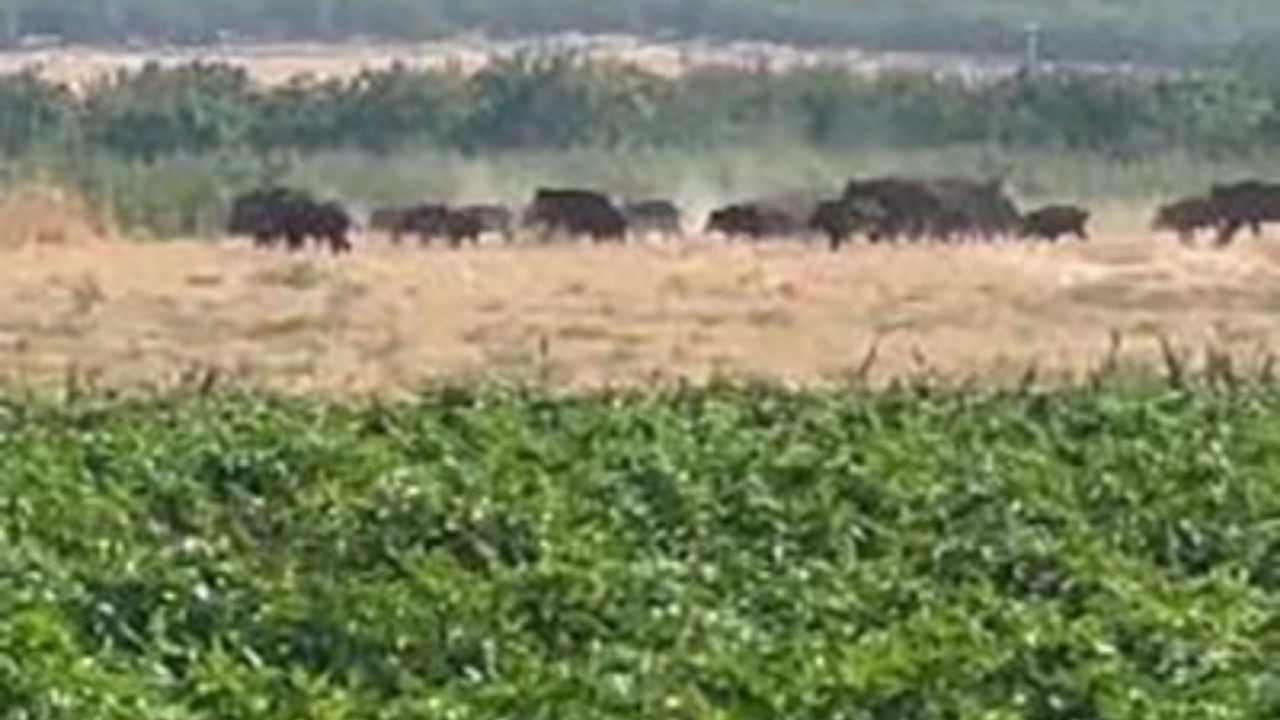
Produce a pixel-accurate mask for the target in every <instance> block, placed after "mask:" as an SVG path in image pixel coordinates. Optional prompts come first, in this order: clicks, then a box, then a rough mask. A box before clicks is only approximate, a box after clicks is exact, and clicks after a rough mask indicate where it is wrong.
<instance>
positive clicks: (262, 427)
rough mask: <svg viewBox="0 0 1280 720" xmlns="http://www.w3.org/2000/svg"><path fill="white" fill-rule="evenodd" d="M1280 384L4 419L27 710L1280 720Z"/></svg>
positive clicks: (268, 408)
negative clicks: (1279, 624) (1279, 570)
mask: <svg viewBox="0 0 1280 720" xmlns="http://www.w3.org/2000/svg"><path fill="white" fill-rule="evenodd" d="M1278 426H1280V396H1277V394H1276V393H1275V392H1274V391H1273V390H1270V389H1261V388H1251V387H1246V386H1241V387H1237V388H1236V389H1234V390H1211V389H1208V388H1199V387H1189V388H1186V389H1169V388H1162V387H1156V386H1150V387H1146V386H1143V387H1139V386H1134V387H1119V386H1114V387H1113V386H1106V387H1099V388H1095V389H1091V390H1084V389H1081V390H1070V389H1064V390H1058V391H1053V392H1050V393H1041V392H1019V393H1001V392H977V391H970V392H950V391H938V390H927V389H898V390H889V391H884V392H880V393H876V394H871V393H867V392H864V391H851V390H845V389H838V390H828V391H806V392H793V391H785V390H780V389H774V388H770V387H763V386H714V387H708V388H697V389H695V388H684V389H675V390H670V391H652V392H644V393H640V392H637V393H622V394H602V395H582V396H558V395H552V394H550V393H547V392H542V391H531V390H515V389H501V388H471V389H466V388H441V389H438V390H432V391H428V392H425V393H423V394H421V395H419V396H418V397H416V398H413V399H408V400H399V401H387V400H378V401H366V402H355V403H342V402H331V401H322V400H305V399H287V398H280V397H271V396H263V395H256V394H246V393H219V392H214V393H213V394H200V395H197V394H191V393H186V392H181V393H173V394H169V395H163V396H156V397H151V398H128V397H126V398H118V399H104V398H99V397H94V396H79V397H78V399H75V400H72V401H67V402H52V401H48V400H41V399H35V398H30V397H27V398H13V399H10V400H7V401H5V402H3V403H0V538H3V540H4V542H3V544H0V715H4V716H12V717H35V718H61V717H77V718H82V717H89V718H98V717H183V718H185V717H234V718H275V717H320V718H348V717H378V718H400V717H404V718H410V717H422V716H423V715H424V714H427V715H431V716H439V717H462V718H490V717H492V718H498V717H615V718H643V717H655V716H662V717H689V718H695V717H697V718H702V717H723V718H735V717H797V718H824V719H825V718H840V717H845V718H871V719H879V718H885V719H889V718H903V717H907V718H1006V717H1007V718H1036V719H1039V718H1134V719H1135V720H1138V719H1145V718H1150V717H1157V716H1158V717H1188V718H1190V717H1206V716H1209V717H1226V718H1265V717H1271V716H1273V715H1274V714H1275V713H1276V712H1277V710H1280V695H1278V694H1277V692H1276V688H1277V681H1278V680H1280V678H1278V677H1277V675H1276V671H1275V667H1276V658H1277V655H1276V652H1277V647H1280V646H1278V645H1277V641H1280V635H1277V629H1276V626H1275V622H1274V617H1275V610H1276V607H1277V600H1278V598H1280V595H1277V593H1280V582H1277V576H1276V572H1275V568H1276V567H1277V563H1280V556H1277V552H1278V551H1280V525H1278V524H1277V523H1276V522H1275V518H1276V517H1277V513H1278V512H1280V488H1278V487H1277V486H1276V483H1275V481H1274V478H1275V477H1276V472H1277V470H1278V469H1280V466H1277V458H1280V446H1277V437H1280V435H1277V433H1276V432H1275V430H1276V428H1277V427H1278Z"/></svg>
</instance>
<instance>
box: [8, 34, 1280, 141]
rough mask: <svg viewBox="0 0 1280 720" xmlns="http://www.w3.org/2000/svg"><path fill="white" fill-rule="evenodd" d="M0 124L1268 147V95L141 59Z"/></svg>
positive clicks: (217, 135)
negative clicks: (355, 71) (254, 69)
mask: <svg viewBox="0 0 1280 720" xmlns="http://www.w3.org/2000/svg"><path fill="white" fill-rule="evenodd" d="M0 121H3V122H4V124H5V126H7V127H12V128H13V129H14V132H13V133H11V134H10V135H8V136H7V137H6V141H7V143H8V144H9V145H10V146H11V147H10V148H9V149H10V150H11V152H20V151H21V150H23V149H25V148H27V147H32V146H35V147H42V146H47V145H50V144H55V143H57V142H59V141H62V142H68V141H74V142H76V143H77V144H78V145H79V146H84V147H87V148H88V149H99V150H104V151H107V152H110V153H113V154H117V155H120V156H123V157H126V158H132V159H141V160H154V159H155V158H157V157H160V156H164V155H174V154H199V153H208V152H217V151H231V150H236V149H251V150H253V151H256V152H258V153H265V154H273V153H296V152H311V151H316V150H335V149H357V150H362V151H367V152H374V153H382V154H386V153H390V152H401V151H404V150H406V149H412V148H418V149H421V148H423V147H445V148H462V149H466V150H468V151H472V152H481V151H495V150H512V149H526V150H527V149H538V150H548V149H550V150H560V149H566V148H575V147H604V148H618V147H640V148H644V147H681V148H689V147H709V146H714V145H725V144H755V143H759V142H761V141H764V140H768V139H780V138H782V139H789V140H793V141H796V142H804V143H809V144H813V145H816V146H819V147H829V148H849V147H920V146H932V147H937V146H948V145H956V144H976V143H985V144H989V145H991V146H993V147H1000V148H1008V149H1018V148H1034V149H1042V150H1085V151H1091V152H1099V153H1107V154H1112V155H1134V154H1140V153H1145V152H1152V151H1158V150H1168V149H1174V148H1176V149H1187V150H1192V151H1195V152H1199V153H1204V154H1214V153H1219V154H1221V153H1237V154H1239V153H1244V152H1246V151H1254V150H1256V149H1258V148H1259V147H1269V146H1271V145H1273V144H1274V143H1275V142H1276V140H1277V137H1278V136H1277V134H1276V131H1277V129H1280V95H1277V94H1272V93H1271V92H1270V91H1267V90H1265V89H1263V88H1260V87H1257V86H1254V85H1252V84H1249V83H1247V82H1245V81H1242V80H1240V79H1238V78H1234V77H1232V76H1228V75H1196V76H1192V77H1179V78H1172V79H1164V80H1137V79H1126V78H1121V77H1094V76H1081V75H1072V74H1052V75H1045V76H1042V77H1037V78H1033V79H1025V78H1015V79H1008V80H1005V81H1000V82H992V83H987V84H981V85H976V86H975V85H969V84H965V83H962V82H960V81H958V80H945V79H934V78H930V77H926V76H919V75H908V74H890V75H887V76H883V77H878V78H874V79H870V78H862V77H857V76H852V75H849V74H847V73H843V72H838V71H832V70H805V71H796V72H791V73H785V74H780V75H775V74H760V75H757V74H747V73H736V72H734V73H727V72H701V73H695V74H692V75H688V76H686V77H683V78H680V79H677V80H671V79H665V78H661V77H658V76H654V75H649V74H646V73H644V72H642V71H639V70H634V69H627V68H618V67H610V66H602V65H585V66H584V65H582V64H579V63H576V62H574V61H572V60H571V59H569V58H550V59H529V58H523V59H516V60H512V61H508V62H503V63H500V64H498V65H496V66H493V67H491V68H489V69H488V70H485V71H483V72H481V73H479V74H478V75H475V76H473V77H461V76H456V75H453V74H449V73H432V72H416V71H410V70H406V69H404V68H393V69H390V70H384V71H368V72H365V73H363V74H361V75H360V76H358V77H355V78H353V79H350V80H346V81H343V80H324V81H307V80H303V79H300V80H298V81H296V82H294V83H290V84H288V85H285V86H284V87H278V88H258V87H256V86H254V85H253V84H252V83H251V82H250V80H249V78H248V76H247V74H246V73H245V72H244V71H242V70H239V69H235V68H230V67H226V66H218V65H189V66H183V67H178V68H172V69H164V68H161V67H159V66H155V65H153V66H148V67H146V68H144V69H142V70H140V71H138V72H135V73H123V74H121V75H119V76H117V77H114V78H111V79H110V80H108V81H105V82H103V83H101V84H100V85H98V86H96V87H93V88H90V89H89V91H88V93H87V94H86V95H85V96H84V97H83V98H77V97H76V96H75V95H73V94H72V93H70V92H67V91H66V90H64V89H63V88H60V87H56V86H51V85H46V84H44V83H42V82H40V81H39V80H37V79H35V78H34V77H32V76H30V75H20V76H16V77H11V78H6V79H3V80H0ZM68 139H71V140H68Z"/></svg>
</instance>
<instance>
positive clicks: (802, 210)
mask: <svg viewBox="0 0 1280 720" xmlns="http://www.w3.org/2000/svg"><path fill="white" fill-rule="evenodd" d="M1089 219H1090V214H1089V211H1088V210H1085V209H1083V208H1080V207H1077V206H1075V205H1069V204H1061V205H1049V206H1046V207H1041V208H1038V209H1034V210H1030V211H1027V212H1022V211H1020V210H1019V209H1018V207H1017V205H1016V204H1015V203H1014V202H1013V200H1012V199H1011V198H1010V197H1009V195H1008V194H1007V192H1006V191H1005V190H1004V188H1003V186H1002V184H1001V183H1000V182H998V181H986V180H973V179H969V178H958V177H957V178H931V179H911V178H896V177H882V178H872V179H855V180H852V181H850V182H849V183H848V184H847V185H846V186H845V188H844V191H843V192H842V193H841V194H840V195H839V196H838V197H834V198H829V199H812V198H809V197H783V198H774V199H767V200H753V201H747V202H739V203H734V204H730V205H726V206H724V207H720V208H717V209H715V210H713V211H712V212H711V213H710V214H709V216H708V217H707V219H706V222H705V225H704V226H703V229H704V232H706V233H708V234H711V235H719V236H722V237H725V238H729V239H746V240H753V241H760V240H766V239H773V238H778V239H782V238H801V239H807V238H812V237H821V238H823V239H825V241H826V243H827V246H828V247H830V248H831V249H832V250H839V249H840V248H841V247H842V246H843V245H845V244H847V243H850V242H852V241H853V240H854V239H855V238H858V237H862V238H865V239H866V241H867V242H869V243H900V242H912V243H919V242H937V243H974V242H983V243H989V242H997V241H1007V240H1024V241H1045V242H1051V243H1052V242H1057V241H1058V240H1059V239H1061V238H1064V237H1075V238H1079V239H1080V240H1086V239H1088V237H1089V232H1088V224H1089ZM1278 221H1280V184H1277V183H1268V182H1261V181H1256V180H1248V181H1243V182H1236V183H1232V184H1223V185H1214V186H1213V187H1212V188H1210V190H1209V192H1208V193H1207V194H1206V195H1204V196H1201V197H1192V198H1186V199H1182V200H1178V201H1176V202H1172V203H1170V204H1168V205H1164V206H1162V207H1160V208H1159V209H1158V210H1157V211H1156V215H1155V218H1154V220H1153V223H1152V227H1153V229H1155V230H1157V231H1162V232H1172V233H1175V234H1176V235H1177V236H1178V238H1179V239H1180V240H1181V241H1182V242H1184V243H1188V242H1191V241H1192V240H1193V239H1194V238H1195V236H1196V234H1197V233H1199V232H1200V231H1209V232H1212V233H1214V235H1215V239H1216V244H1218V245H1220V246H1224V245H1228V244H1230V243H1231V242H1232V241H1233V240H1234V239H1235V237H1236V235H1237V234H1238V233H1239V232H1240V231H1241V230H1242V229H1244V228H1245V227H1248V228H1250V229H1251V230H1252V231H1253V232H1254V234H1255V235H1258V234H1261V231H1262V226H1263V225H1264V224H1267V223H1271V222H1278ZM366 224H367V227H368V229H369V230H372V231H376V232H381V233H385V234H387V235H388V236H389V237H390V239H391V241H392V242H394V243H397V244H399V243H401V242H402V241H403V239H404V238H405V237H406V236H410V237H415V238H417V240H418V242H419V243H421V244H423V245H429V244H431V243H433V242H436V241H440V242H444V243H447V244H448V245H449V246H451V247H455V248H456V247H461V246H462V245H464V244H468V243H472V244H474V243H478V242H479V241H480V239H481V238H482V237H484V236H497V237H500V238H502V239H503V240H504V241H505V242H512V241H514V239H515V237H516V231H517V230H518V229H519V230H523V231H525V232H526V233H529V234H530V236H532V237H534V238H536V239H537V240H538V241H541V242H547V241H550V240H551V239H552V238H553V237H568V238H589V239H591V240H592V241H594V242H625V241H626V240H627V239H628V238H629V237H630V238H642V237H652V236H659V237H664V238H676V237H681V236H683V234H684V228H685V217H684V215H683V213H682V211H681V209H680V207H679V206H678V205H677V204H676V203H674V202H672V201H669V200H662V199H649V200H641V201H630V202H623V203H618V202H615V201H614V200H613V199H611V198H610V197H609V196H608V195H606V194H604V193H600V192H596V191H593V190H581V189H540V190H538V191H537V192H536V193H535V194H534V196H533V199H532V200H531V202H530V203H529V204H528V206H527V207H525V208H524V209H523V211H522V212H521V213H519V214H518V215H517V213H516V212H513V211H512V210H510V209H508V208H506V207H503V206H501V205H495V204H488V205H484V204H477V205H465V206H450V205H445V204H433V203H428V204H421V205H414V206H409V207H394V208H390V207H389V208H379V209H377V210H374V211H373V212H372V213H371V214H370V216H369V218H368V222H367V223H366ZM356 226H357V223H356V222H355V220H354V219H353V218H352V216H351V213H350V212H349V211H348V210H347V209H346V208H344V207H343V206H342V205H341V204H340V203H337V202H334V201H320V200H317V199H315V198H313V197H312V196H311V195H310V194H308V193H306V192H304V191H300V190H295V189H289V188H283V187H273V188H267V189H262V190H257V191H254V192H251V193H248V194H246V195H243V196H241V197H238V198H236V199H235V201H234V202H233V204H232V207H231V212H230V216H229V220H228V224H227V230H228V232H229V233H230V234H232V235H237V236H247V237H252V238H253V240H254V243H255V245H257V246H258V247H263V248H271V247H284V248H286V249H288V250H302V249H305V248H306V247H307V246H308V245H309V244H314V245H317V246H319V247H321V248H327V249H328V250H330V251H331V252H333V253H335V254H343V253H347V252H351V251H352V250H353V249H354V246H353V244H352V242H351V240H350V235H351V232H352V231H353V230H354V229H355V228H356Z"/></svg>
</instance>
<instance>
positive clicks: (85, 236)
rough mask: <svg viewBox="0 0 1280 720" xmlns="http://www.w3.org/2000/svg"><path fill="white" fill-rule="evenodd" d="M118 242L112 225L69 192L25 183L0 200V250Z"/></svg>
mask: <svg viewBox="0 0 1280 720" xmlns="http://www.w3.org/2000/svg"><path fill="white" fill-rule="evenodd" d="M118 238H119V232H118V229H117V228H116V226H115V223H114V222H113V221H112V220H111V219H110V218H109V217H108V216H106V215H105V214H103V213H102V212H100V211H99V210H98V209H97V208H95V207H94V206H93V205H92V204H90V203H89V202H88V201H87V200H86V199H85V198H84V197H83V196H82V195H80V194H79V193H77V192H75V191H73V190H69V189H67V188H64V187H60V186H57V185H52V184H48V183H27V184H23V185H19V186H16V187H14V188H12V189H10V190H8V191H6V192H5V193H4V194H3V196H2V197H0V248H21V247H30V246H74V245H87V244H91V243H99V242H109V241H113V240H116V239H118Z"/></svg>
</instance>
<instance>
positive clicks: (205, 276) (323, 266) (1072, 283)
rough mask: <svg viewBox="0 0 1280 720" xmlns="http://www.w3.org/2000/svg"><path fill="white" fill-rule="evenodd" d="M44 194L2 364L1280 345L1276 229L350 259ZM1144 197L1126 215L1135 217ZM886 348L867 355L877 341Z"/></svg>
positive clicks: (879, 376) (987, 368)
mask: <svg viewBox="0 0 1280 720" xmlns="http://www.w3.org/2000/svg"><path fill="white" fill-rule="evenodd" d="M40 200H41V197H40V196H39V195H38V194H36V195H32V194H30V193H29V194H28V196H27V197H25V198H23V197H18V198H17V199H11V200H10V201H9V202H8V203H7V204H6V205H5V206H4V207H0V228H4V230H3V231H2V232H0V240H3V241H4V242H0V377H2V378H3V379H4V380H6V381H9V382H13V383H19V384H23V385H30V384H33V383H35V384H40V383H61V382H64V381H65V380H66V378H67V377H68V376H69V375H73V376H75V377H78V378H81V379H83V380H85V381H95V382H99V383H102V384H105V385H113V386H114V385H120V384H126V385H133V384H137V383H142V384H151V383H163V382H171V381H175V380H177V379H179V378H180V377H182V376H184V375H188V376H190V375H191V374H192V373H204V372H207V371H213V372H216V373H217V374H218V375H219V376H220V377H223V378H225V379H228V380H231V381H237V382H246V383H249V384H254V385H265V386H268V387H272V388H276V389H284V390H298V391H311V390H318V391H325V392H333V393H359V392H366V391H386V390H396V389H404V388H411V387H413V386H414V385H416V384H418V383H421V382H424V381H427V380H429V379H432V378H452V377H458V376H472V375H476V374H480V375H491V376H498V377H502V378H508V379H512V378H514V379H538V380H543V381H549V382H552V383H556V384H565V385H573V386H600V385H626V384H633V383H638V382H651V381H654V380H655V379H667V380H670V379H675V378H689V379H694V380H697V379H705V378H707V377H709V376H713V375H728V376H736V377H767V378H772V379H779V380H786V381H795V382H804V383H812V382H822V381H826V380H832V379H839V378H840V377H841V376H847V375H848V374H849V373H857V372H859V371H863V373H864V374H865V375H866V376H867V377H868V378H869V379H870V380H871V381H884V380H888V379H892V378H902V377H906V376H917V375H920V374H926V373H927V374H932V375H935V376H937V377H940V378H944V379H946V380H953V381H963V380H966V379H978V380H991V379H1016V378H1018V377H1020V376H1022V375H1023V374H1024V373H1025V372H1026V370H1027V368H1028V367H1029V366H1032V365H1036V366H1038V367H1039V369H1040V371H1041V376H1042V377H1045V378H1067V377H1071V376H1079V375H1080V374H1081V373H1086V372H1088V371H1090V370H1091V369H1095V368H1097V367H1098V366H1099V365H1100V364H1102V363H1104V362H1107V358H1108V357H1109V355H1110V354H1111V351H1112V345H1113V342H1114V340H1113V334H1114V333H1118V334H1119V337H1120V338H1121V340H1122V346H1121V348H1120V357H1122V358H1125V359H1127V360H1132V361H1134V362H1141V361H1148V362H1150V361H1156V360H1157V359H1158V358H1159V348H1160V338H1162V337H1163V338H1167V339H1168V340H1169V341H1171V342H1172V343H1174V344H1175V345H1178V346H1180V347H1185V348H1187V349H1189V350H1190V349H1195V350H1196V351H1197V352H1199V351H1202V350H1203V349H1204V348H1205V347H1206V346H1208V345H1212V346H1214V347H1218V348H1222V349H1229V350H1231V351H1232V352H1233V353H1234V354H1235V355H1236V357H1237V358H1238V359H1240V360H1241V361H1242V362H1250V363H1256V362H1262V358H1263V357H1264V356H1265V353H1266V352H1267V351H1268V350H1270V349H1280V245H1270V244H1268V243H1267V242H1266V241H1265V240H1264V241H1256V242H1255V241H1252V240H1249V241H1247V242H1244V243H1241V244H1240V245H1239V246H1237V247H1235V248H1232V249H1230V250H1226V251H1216V250H1210V249H1204V248H1202V249H1186V248H1181V247H1178V246H1176V245H1175V244H1173V243H1171V242H1169V241H1167V240H1159V239H1156V238H1153V237H1151V236H1150V235H1149V234H1148V233H1147V232H1146V231H1144V230H1142V229H1140V226H1139V225H1138V224H1137V223H1136V222H1133V221H1132V219H1129V220H1126V218H1124V217H1116V218H1104V220H1105V221H1106V223H1105V226H1103V227H1102V228H1101V229H1100V232H1099V235H1100V237H1098V238H1097V239H1096V240H1095V241H1094V242H1092V243H1089V244H1074V245H1064V246H1059V247H1020V246H998V247H952V248H942V247H907V248H896V249H895V248H878V247H866V246H859V247H855V248H852V249H848V250H846V251H844V252H841V253H840V254H838V255H832V254H830V253H828V252H826V251H825V250H823V249H820V248H819V247H817V246H813V247H803V246H799V245H770V246H757V247H749V246H743V245H727V244H724V243H720V242H713V241H711V240H708V239H693V240H690V241H688V242H686V243H684V244H681V245H678V246H677V245H666V246H661V245H656V244H655V245H633V246H629V247H599V248H597V247H589V246H585V245H584V246H554V247H535V246H516V247H481V248H476V249H467V250H461V251H450V250H447V249H443V248H440V249H425V250H424V249H420V248H416V247H406V248H393V247H388V246H387V245H386V244H385V243H383V242H381V241H378V240H376V239H366V240H365V242H364V244H363V245H362V247H361V249H360V251H359V252H358V254H357V255H356V256H354V257H353V258H347V259H342V260H334V259H332V258H329V257H327V256H324V255H320V254H315V255H300V256H286V255H284V254H280V253H273V252H262V251H257V250H254V249H252V248H250V247H247V246H245V245H243V244H235V243H227V244H213V243H208V242H197V241H174V242H168V243H141V242H133V241H128V240H123V239H118V238H117V239H109V238H104V237H103V234H104V231H103V230H102V227H101V225H100V224H98V223H92V222H88V221H86V220H84V219H83V218H82V217H80V216H81V215H82V214H83V213H82V212H81V211H80V210H78V209H76V208H74V207H71V206H69V205H67V204H66V203H65V202H64V203H63V204H62V205H59V204H58V203H59V202H60V201H58V200H57V199H56V198H55V199H53V200H50V199H49V198H44V199H43V201H42V202H41V201H40ZM1135 217H1136V216H1135ZM873 347H874V348H876V351H875V353H874V357H871V356H872V355H873V353H871V349H872V348H873Z"/></svg>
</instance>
